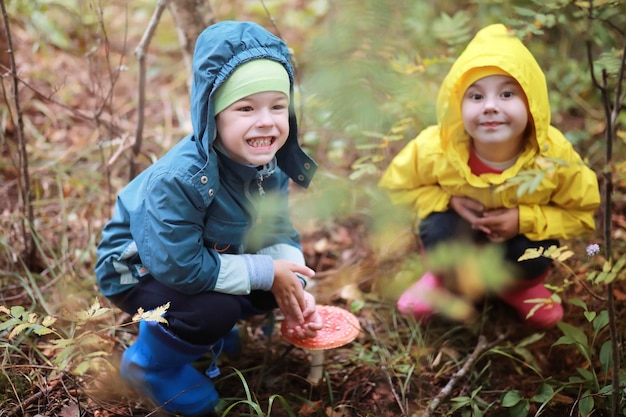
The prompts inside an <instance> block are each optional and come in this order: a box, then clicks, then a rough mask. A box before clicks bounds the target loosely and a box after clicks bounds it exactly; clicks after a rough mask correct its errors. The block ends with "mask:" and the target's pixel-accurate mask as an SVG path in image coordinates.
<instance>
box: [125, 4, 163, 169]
mask: <svg viewBox="0 0 626 417" xmlns="http://www.w3.org/2000/svg"><path fill="white" fill-rule="evenodd" d="M168 3H169V0H159V3H158V4H157V7H156V9H155V10H154V13H153V14H152V17H151V18H150V22H149V23H148V27H147V28H146V31H145V32H144V34H143V36H142V37H141V40H140V41H139V44H138V45H137V48H135V56H136V57H137V59H138V61H139V97H138V103H137V128H136V130H135V142H134V144H133V147H132V149H133V157H132V158H131V161H130V179H133V178H134V177H135V175H137V172H136V170H137V167H136V165H135V158H134V157H135V156H137V155H139V152H140V151H141V143H142V141H143V126H144V123H145V110H146V109H145V107H146V51H147V50H148V46H149V45H150V41H151V40H152V36H154V31H155V30H156V28H157V26H158V25H159V21H160V20H161V15H163V11H164V10H165V9H166V8H167V4H168Z"/></svg>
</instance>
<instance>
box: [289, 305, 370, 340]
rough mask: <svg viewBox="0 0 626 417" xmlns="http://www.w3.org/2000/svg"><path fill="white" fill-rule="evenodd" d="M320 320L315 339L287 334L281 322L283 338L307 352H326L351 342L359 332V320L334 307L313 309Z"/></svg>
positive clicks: (322, 306)
mask: <svg viewBox="0 0 626 417" xmlns="http://www.w3.org/2000/svg"><path fill="white" fill-rule="evenodd" d="M315 309H316V311H317V314H319V315H320V318H321V319H322V323H323V325H322V328H321V329H320V330H318V331H317V335H316V336H315V337H308V338H304V339H302V338H299V337H298V336H296V335H290V334H288V333H287V322H286V321H283V324H282V325H281V332H282V334H283V337H284V338H285V339H286V340H287V341H288V342H290V343H292V344H293V345H295V346H297V347H300V348H303V349H308V350H326V349H332V348H336V347H340V346H343V345H346V344H348V343H350V342H352V341H353V340H354V339H356V337H357V336H358V335H359V332H360V331H361V324H360V323H359V319H358V318H357V317H356V316H355V315H354V314H352V313H350V312H349V311H348V310H345V309H343V308H341V307H336V306H327V305H318V306H316V307H315Z"/></svg>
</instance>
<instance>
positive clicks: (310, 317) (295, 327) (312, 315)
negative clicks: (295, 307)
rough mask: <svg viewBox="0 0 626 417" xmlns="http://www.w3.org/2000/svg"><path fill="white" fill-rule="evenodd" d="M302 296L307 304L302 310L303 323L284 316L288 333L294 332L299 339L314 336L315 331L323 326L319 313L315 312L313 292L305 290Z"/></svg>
mask: <svg viewBox="0 0 626 417" xmlns="http://www.w3.org/2000/svg"><path fill="white" fill-rule="evenodd" d="M304 298H305V300H306V305H307V307H306V309H305V310H304V312H303V314H304V323H303V324H299V323H297V322H294V321H291V320H289V319H288V318H287V317H285V321H286V322H287V331H288V332H289V333H290V334H295V335H296V336H298V337H299V338H301V339H305V338H308V337H315V336H316V335H317V331H318V330H320V329H321V328H322V326H323V323H322V318H321V317H320V316H319V314H317V311H316V309H315V305H316V304H315V298H314V297H313V294H311V293H309V292H306V291H305V292H304Z"/></svg>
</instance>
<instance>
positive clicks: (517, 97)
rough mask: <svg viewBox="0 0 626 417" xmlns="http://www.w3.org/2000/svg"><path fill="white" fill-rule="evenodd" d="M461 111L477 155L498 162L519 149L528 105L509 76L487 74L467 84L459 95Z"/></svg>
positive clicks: (523, 137)
mask: <svg viewBox="0 0 626 417" xmlns="http://www.w3.org/2000/svg"><path fill="white" fill-rule="evenodd" d="M461 113H462V116H463V124H464V125H465V130H466V131H467V132H468V133H469V135H470V136H471V137H472V139H473V143H474V147H475V148H476V151H477V152H478V154H479V155H481V156H484V157H486V158H487V159H489V160H491V161H494V162H498V161H505V160H508V159H510V158H512V157H515V156H516V155H517V153H518V152H519V151H520V150H521V146H522V143H523V142H524V139H525V134H526V127H527V125H528V122H529V115H528V106H527V100H526V95H525V94H524V91H523V90H522V88H521V87H520V85H519V84H518V83H517V82H516V81H515V79H513V78H512V77H509V76H506V75H490V76H487V77H484V78H481V79H479V80H478V81H476V82H475V83H473V84H472V85H470V86H469V87H468V88H467V90H466V91H465V94H464V95H463V100H462V104H461Z"/></svg>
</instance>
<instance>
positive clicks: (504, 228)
mask: <svg viewBox="0 0 626 417" xmlns="http://www.w3.org/2000/svg"><path fill="white" fill-rule="evenodd" d="M476 226H477V227H480V228H481V230H484V229H487V230H489V232H485V233H487V237H488V238H489V240H491V241H492V242H504V241H505V240H509V239H511V238H513V237H515V236H517V235H518V234H519V208H517V207H514V208H508V209H506V208H502V209H495V210H489V211H485V212H484V213H483V217H482V218H480V219H478V220H476Z"/></svg>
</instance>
